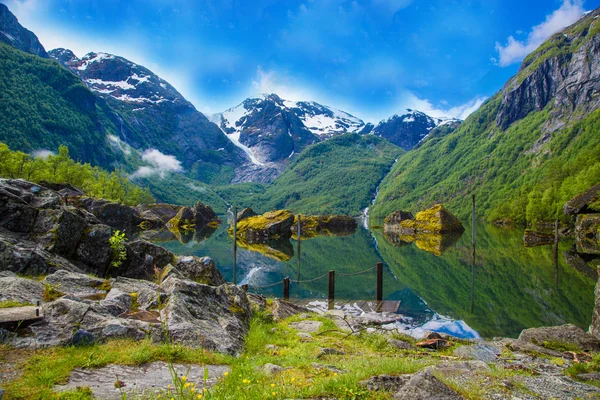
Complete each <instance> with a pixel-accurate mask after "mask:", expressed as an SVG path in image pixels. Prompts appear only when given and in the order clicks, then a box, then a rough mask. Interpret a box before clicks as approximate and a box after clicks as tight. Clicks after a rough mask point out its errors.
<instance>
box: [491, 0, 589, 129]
mask: <svg viewBox="0 0 600 400" xmlns="http://www.w3.org/2000/svg"><path fill="white" fill-rule="evenodd" d="M599 15H600V10H594V11H592V12H590V13H588V14H586V15H585V16H584V17H583V18H582V19H581V20H580V21H578V22H577V24H575V25H573V26H572V27H570V28H567V29H565V30H564V31H561V32H558V33H556V34H555V35H554V36H552V37H551V38H550V39H548V40H547V41H546V43H544V46H541V47H540V48H539V49H538V50H536V51H534V52H533V53H532V54H530V55H529V56H528V57H527V58H526V59H525V61H524V62H523V64H522V65H521V69H520V70H519V73H518V74H517V75H516V76H515V77H514V78H513V79H511V80H510V81H509V82H508V83H507V84H506V86H505V87H504V89H503V90H502V103H501V105H500V110H499V111H498V114H497V117H496V123H497V124H498V125H499V126H500V127H502V128H503V129H504V128H506V127H508V126H509V125H510V124H511V123H513V122H514V121H517V120H518V119H521V118H523V117H525V116H526V115H527V114H529V113H530V112H532V111H541V110H542V109H544V108H545V107H546V105H547V104H548V103H549V102H551V101H552V100H554V104H553V105H554V107H553V108H554V110H555V111H554V112H555V113H556V114H557V117H558V116H559V115H560V118H562V119H564V116H565V115H564V114H574V111H575V110H578V111H580V112H579V114H580V115H584V114H585V113H586V112H588V111H592V110H595V109H597V108H598V107H599V106H600V98H599V97H598V96H597V95H596V93H598V92H599V91H600V57H598V55H599V54H600V42H599V41H598V39H597V35H596V36H594V35H591V33H592V32H595V26H597V23H598V22H597V18H598V16H599Z"/></svg>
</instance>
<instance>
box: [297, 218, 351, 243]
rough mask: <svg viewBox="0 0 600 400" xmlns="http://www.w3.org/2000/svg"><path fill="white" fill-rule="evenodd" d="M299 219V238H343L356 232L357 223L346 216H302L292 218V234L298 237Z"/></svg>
mask: <svg viewBox="0 0 600 400" xmlns="http://www.w3.org/2000/svg"><path fill="white" fill-rule="evenodd" d="M298 218H300V236H301V237H302V238H311V237H315V236H317V235H329V236H343V235H349V234H352V233H354V232H355V231H356V228H357V227H358V223H357V222H356V220H355V219H354V218H352V217H348V216H346V215H302V216H296V217H294V223H293V224H292V227H291V229H292V232H293V233H295V234H296V235H298V232H297V231H298Z"/></svg>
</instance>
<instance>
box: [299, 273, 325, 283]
mask: <svg viewBox="0 0 600 400" xmlns="http://www.w3.org/2000/svg"><path fill="white" fill-rule="evenodd" d="M328 275H329V272H328V273H326V274H323V275H321V276H318V277H316V278H313V279H307V280H305V281H295V280H292V279H290V282H291V283H308V282H314V281H318V280H319V279H323V278H325V277H326V276H328Z"/></svg>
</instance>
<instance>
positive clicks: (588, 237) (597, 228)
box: [575, 213, 600, 254]
mask: <svg viewBox="0 0 600 400" xmlns="http://www.w3.org/2000/svg"><path fill="white" fill-rule="evenodd" d="M575 238H576V245H577V251H578V252H579V253H586V254H600V213H598V214H579V215H578V216H577V222H576V223H575Z"/></svg>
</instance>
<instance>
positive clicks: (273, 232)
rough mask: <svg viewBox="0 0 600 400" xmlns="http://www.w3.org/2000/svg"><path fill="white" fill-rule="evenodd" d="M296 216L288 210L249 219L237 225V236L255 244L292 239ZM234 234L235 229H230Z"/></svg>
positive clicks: (271, 212)
mask: <svg viewBox="0 0 600 400" xmlns="http://www.w3.org/2000/svg"><path fill="white" fill-rule="evenodd" d="M293 223H294V215H293V214H292V213H291V212H289V211H287V210H277V211H270V212H267V213H264V214H263V215H257V216H254V217H249V218H246V219H243V220H242V221H239V222H238V224H237V235H238V236H239V237H242V238H245V239H247V241H250V242H253V241H256V240H261V239H268V238H279V237H288V238H289V237H290V235H291V230H290V228H291V227H292V224H293ZM230 232H231V233H232V232H233V229H230Z"/></svg>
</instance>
